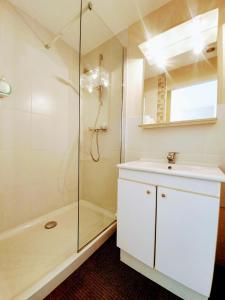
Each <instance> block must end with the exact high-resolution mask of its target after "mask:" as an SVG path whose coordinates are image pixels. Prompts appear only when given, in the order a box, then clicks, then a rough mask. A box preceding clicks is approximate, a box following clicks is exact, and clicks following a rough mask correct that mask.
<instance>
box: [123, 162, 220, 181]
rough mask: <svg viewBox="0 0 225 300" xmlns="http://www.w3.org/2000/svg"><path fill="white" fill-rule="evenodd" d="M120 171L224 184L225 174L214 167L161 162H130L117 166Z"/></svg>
mask: <svg viewBox="0 0 225 300" xmlns="http://www.w3.org/2000/svg"><path fill="white" fill-rule="evenodd" d="M118 167H119V168H120V169H128V170H134V171H135V170H136V171H144V172H153V173H161V174H169V175H173V176H183V177H191V178H198V179H204V180H213V181H219V182H225V174H224V173H223V172H222V171H221V170H220V169H219V168H215V167H204V166H194V165H182V164H168V163H163V162H151V161H142V160H139V161H132V162H128V163H124V164H120V165H118Z"/></svg>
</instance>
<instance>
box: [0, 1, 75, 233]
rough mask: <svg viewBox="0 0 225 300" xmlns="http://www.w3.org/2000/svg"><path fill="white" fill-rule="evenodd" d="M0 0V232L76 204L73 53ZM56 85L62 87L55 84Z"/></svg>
mask: <svg viewBox="0 0 225 300" xmlns="http://www.w3.org/2000/svg"><path fill="white" fill-rule="evenodd" d="M51 38H52V36H51V34H50V33H49V32H47V31H46V30H45V29H44V28H42V27H41V26H40V25H39V24H37V23H36V22H35V21H34V20H32V19H30V18H28V17H27V16H25V15H20V14H18V12H17V11H16V10H15V8H14V7H13V6H11V5H10V4H8V2H7V1H4V0H1V1H0V45H1V47H0V74H1V75H3V76H5V77H6V79H7V80H8V81H9V82H10V84H11V85H12V89H13V93H12V95H11V96H10V97H9V98H7V99H3V100H0V231H3V230H6V229H9V228H12V227H14V226H16V225H18V224H21V223H24V222H26V221H28V220H30V219H33V218H35V217H38V216H40V215H42V214H45V213H48V212H50V211H52V210H54V209H57V208H59V207H62V206H64V205H66V204H68V203H71V202H72V201H75V200H76V199H77V186H76V182H77V180H76V178H77V177H76V176H77V129H78V126H77V125H78V123H77V122H78V116H77V114H78V96H77V94H76V93H75V92H74V90H73V89H72V88H71V87H69V86H68V85H66V84H65V81H69V82H73V84H74V85H76V84H78V82H79V81H78V68H77V67H76V66H78V56H77V55H76V53H75V51H74V50H72V48H70V47H69V46H67V45H66V44H65V43H63V42H57V44H55V46H54V47H53V49H51V50H46V49H45V48H44V45H43V42H48V41H49V40H51ZM62 80H64V83H62Z"/></svg>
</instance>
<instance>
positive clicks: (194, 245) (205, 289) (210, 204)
mask: <svg viewBox="0 0 225 300" xmlns="http://www.w3.org/2000/svg"><path fill="white" fill-rule="evenodd" d="M218 214H219V199H217V198H212V197H207V196H203V195H199V194H192V193H188V192H182V191H176V190H172V189H166V188H161V187H159V188H158V200H157V225H156V228H157V229H156V264H155V268H156V269H157V270H158V271H160V272H162V273H164V274H165V275H167V276H169V277H171V278H173V279H174V280H176V281H178V282H180V283H182V284H184V285H186V286H187V287H189V288H191V289H193V290H195V291H197V292H198V293H200V294H202V295H205V296H207V297H208V296H209V294H210V290H211V284H212V278H213V270H214V260H215V250H216V240H217V227H218Z"/></svg>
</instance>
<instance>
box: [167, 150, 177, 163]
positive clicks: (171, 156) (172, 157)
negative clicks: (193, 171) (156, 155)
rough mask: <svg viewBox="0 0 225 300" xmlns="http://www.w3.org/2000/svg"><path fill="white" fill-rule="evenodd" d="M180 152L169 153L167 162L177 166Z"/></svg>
mask: <svg viewBox="0 0 225 300" xmlns="http://www.w3.org/2000/svg"><path fill="white" fill-rule="evenodd" d="M177 153H178V152H169V153H168V155H167V160H168V163H169V164H175V163H176V154H177Z"/></svg>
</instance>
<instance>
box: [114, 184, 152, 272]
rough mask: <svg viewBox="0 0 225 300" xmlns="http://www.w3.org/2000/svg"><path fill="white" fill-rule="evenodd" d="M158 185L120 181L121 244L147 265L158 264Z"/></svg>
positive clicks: (119, 232)
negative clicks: (156, 231)
mask: <svg viewBox="0 0 225 300" xmlns="http://www.w3.org/2000/svg"><path fill="white" fill-rule="evenodd" d="M155 209H156V187H155V186H152V185H148V184H144V183H136V182H132V181H128V180H124V179H120V180H119V181H118V214H117V227H118V232H117V245H118V246H119V247H120V248H121V249H123V250H124V251H126V252H128V253H130V254H131V255H133V256H134V257H136V258H137V259H139V260H140V261H142V262H143V263H145V264H146V265H148V266H150V267H153V265H154V250H155V249H154V247H155Z"/></svg>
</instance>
